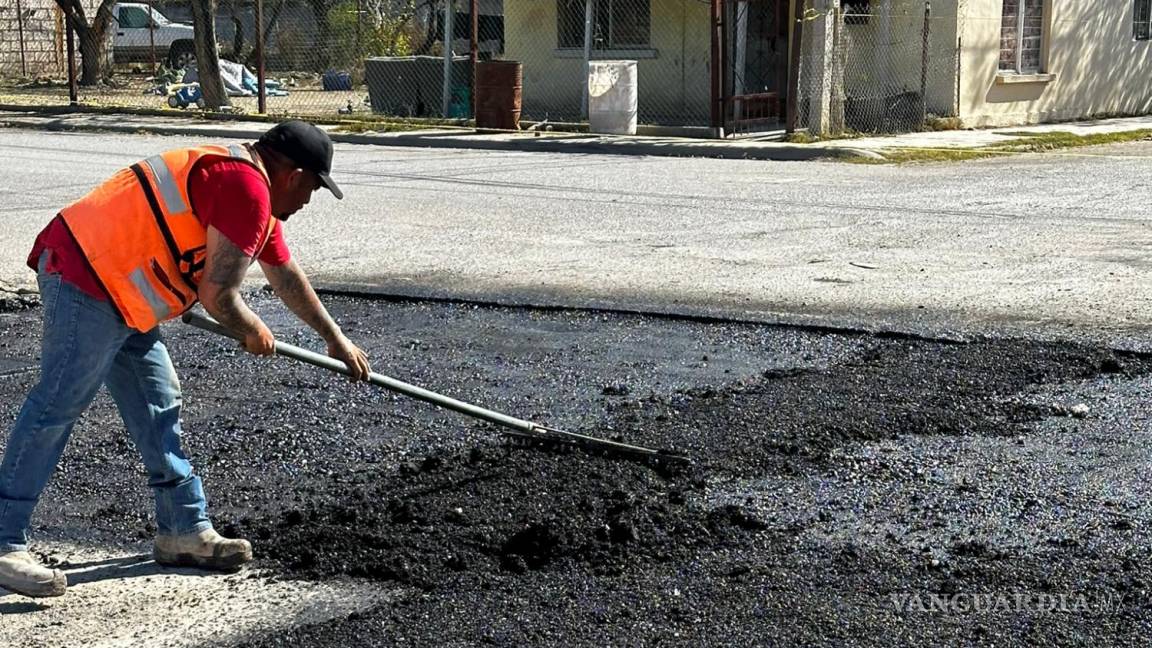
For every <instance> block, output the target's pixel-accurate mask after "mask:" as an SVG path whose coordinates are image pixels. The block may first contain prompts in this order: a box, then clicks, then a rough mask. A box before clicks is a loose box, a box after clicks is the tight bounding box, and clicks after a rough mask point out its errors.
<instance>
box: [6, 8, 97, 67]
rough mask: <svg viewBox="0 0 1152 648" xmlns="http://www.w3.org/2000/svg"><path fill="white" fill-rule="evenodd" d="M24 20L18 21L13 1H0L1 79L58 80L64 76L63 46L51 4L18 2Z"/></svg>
mask: <svg viewBox="0 0 1152 648" xmlns="http://www.w3.org/2000/svg"><path fill="white" fill-rule="evenodd" d="M87 4H89V3H86V6H85V8H87ZM20 9H21V11H22V13H23V20H22V21H21V22H18V21H17V16H16V2H15V0H0V75H2V76H21V75H22V74H23V72H24V71H25V70H26V71H27V73H28V76H30V77H35V76H41V75H44V76H59V75H61V74H63V73H64V68H65V63H64V62H63V45H62V44H61V43H59V42H58V41H59V33H58V32H57V29H56V17H57V14H58V13H59V11H58V10H57V9H56V3H55V2H53V1H52V0H21V1H20ZM21 23H22V24H23V28H24V34H23V50H24V60H23V64H21V58H20V51H21V36H20V24H21Z"/></svg>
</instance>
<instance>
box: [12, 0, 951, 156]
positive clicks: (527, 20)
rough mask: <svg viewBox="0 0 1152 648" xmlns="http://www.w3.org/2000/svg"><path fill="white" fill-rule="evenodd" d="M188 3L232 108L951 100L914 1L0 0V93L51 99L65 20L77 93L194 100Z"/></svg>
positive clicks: (922, 7)
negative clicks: (210, 9) (213, 50)
mask: <svg viewBox="0 0 1152 648" xmlns="http://www.w3.org/2000/svg"><path fill="white" fill-rule="evenodd" d="M193 1H194V2H200V3H205V4H207V3H209V2H211V4H214V5H215V10H214V13H215V19H214V21H213V26H214V29H215V41H216V43H217V50H218V52H219V54H220V59H221V76H222V78H223V81H224V86H225V89H226V91H227V94H228V103H230V104H231V108H232V110H233V111H234V112H243V113H257V112H265V113H268V114H272V115H278V116H280V115H292V116H302V117H312V118H315V117H332V118H335V117H339V116H342V115H343V116H348V115H352V116H356V115H362V116H372V117H376V116H382V117H404V118H425V119H450V120H462V121H463V120H470V119H476V123H477V125H479V126H493V127H503V128H515V127H516V126H517V125H518V123H519V122H520V121H521V120H524V121H525V122H544V121H546V122H548V123H550V124H558V125H559V124H562V123H571V122H576V123H581V122H591V123H592V124H593V125H594V126H595V124H597V123H613V124H625V125H627V122H628V121H629V120H631V121H632V122H633V123H637V122H638V123H639V124H655V125H663V126H673V127H687V128H710V129H711V130H712V132H719V131H721V130H722V131H723V132H725V133H756V134H760V133H763V132H765V131H769V132H770V131H774V130H776V131H778V130H783V129H784V127H785V126H786V125H788V124H789V122H790V121H791V122H792V123H793V124H794V125H795V126H796V127H798V128H807V129H809V130H811V131H814V132H817V131H818V132H821V133H837V132H843V131H861V132H873V131H900V130H914V129H918V128H921V127H922V126H923V124H924V123H925V120H926V119H931V117H933V116H948V115H953V114H955V104H956V78H957V77H956V60H957V48H956V37H957V26H956V11H955V8H954V5H953V9H952V11H951V12H950V13H946V14H944V13H942V14H940V15H934V14H932V13H931V12H930V11H928V10H927V6H928V3H927V2H925V0H851V1H849V0H843V2H844V4H843V5H842V4H841V1H840V0H802V1H801V2H796V1H795V0H136V1H126V0H124V1H120V0H4V2H6V3H8V4H7V5H5V6H3V7H0V28H2V29H3V32H2V34H0V35H2V38H0V103H5V104H21V105H35V104H39V105H43V104H67V103H68V101H69V97H68V85H69V84H68V78H67V73H68V68H69V66H68V64H67V58H68V57H67V44H66V43H67V38H66V30H65V25H66V24H72V25H73V26H74V27H75V37H76V38H75V41H76V42H75V46H74V49H75V52H76V60H77V64H76V68H75V72H76V73H75V76H76V78H77V81H78V82H79V83H78V90H77V101H78V102H79V103H81V104H87V105H102V106H123V107H134V108H166V107H171V108H177V109H185V110H195V109H196V108H197V107H198V106H199V105H200V104H201V103H202V100H203V96H202V94H201V92H200V88H199V86H198V74H197V65H196V50H195V45H194V43H195V39H194V34H195V30H194V28H193V27H192V23H193V11H192V9H193V8H192V5H191V2H193ZM12 5H15V6H12ZM63 8H67V10H68V11H67V12H65V11H64V9H63ZM81 14H82V17H81ZM67 15H74V16H75V18H74V19H73V20H68V19H67V18H66V16H67ZM261 54H262V56H261ZM261 64H262V65H261ZM261 73H263V76H264V84H263V94H264V97H263V102H264V103H263V105H261V98H260V97H259V95H260V94H261V93H260V89H261V84H260V80H259V79H260V76H261ZM789 117H792V119H791V120H790V119H789ZM598 120H599V122H598Z"/></svg>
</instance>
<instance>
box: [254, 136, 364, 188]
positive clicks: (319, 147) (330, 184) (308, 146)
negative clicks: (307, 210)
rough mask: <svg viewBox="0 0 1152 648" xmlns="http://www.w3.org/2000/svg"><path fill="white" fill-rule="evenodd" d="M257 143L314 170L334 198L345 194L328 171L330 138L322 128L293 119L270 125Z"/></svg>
mask: <svg viewBox="0 0 1152 648" xmlns="http://www.w3.org/2000/svg"><path fill="white" fill-rule="evenodd" d="M260 143H261V144H263V145H264V146H267V147H268V148H270V149H272V150H273V151H276V152H277V153H279V154H281V155H283V156H284V157H286V158H288V159H289V160H292V162H294V163H295V164H296V166H297V167H299V168H301V169H304V170H306V171H311V172H312V173H315V174H316V175H317V177H319V178H320V184H322V185H324V186H325V187H327V188H328V191H331V192H332V195H333V196H336V198H343V197H344V192H343V191H340V187H337V186H336V182H335V181H333V180H332V176H330V175H329V173H330V172H331V171H332V139H331V138H329V137H328V133H325V132H324V131H323V129H320V128H317V127H316V126H315V125H313V124H309V123H308V122H306V121H300V120H298V119H293V120H291V121H286V122H281V123H279V124H277V125H275V126H273V127H272V129H271V130H269V131H268V132H267V133H264V135H263V136H261V137H260Z"/></svg>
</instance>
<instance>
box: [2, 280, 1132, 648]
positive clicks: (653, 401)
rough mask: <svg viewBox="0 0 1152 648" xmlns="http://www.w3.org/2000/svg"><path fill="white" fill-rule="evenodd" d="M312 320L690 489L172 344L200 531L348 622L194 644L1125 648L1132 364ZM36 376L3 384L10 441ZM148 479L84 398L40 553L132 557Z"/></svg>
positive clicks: (818, 341)
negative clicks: (670, 452)
mask: <svg viewBox="0 0 1152 648" xmlns="http://www.w3.org/2000/svg"><path fill="white" fill-rule="evenodd" d="M250 298H251V300H252V302H253V303H254V304H255V308H256V310H257V312H259V313H261V314H262V316H264V317H265V318H266V320H267V321H269V323H270V325H271V326H272V328H273V330H274V331H276V332H277V333H278V335H279V336H280V337H281V339H283V340H284V341H286V342H291V343H293V344H297V345H299V346H304V347H309V348H316V349H320V348H321V347H320V344H319V341H318V340H317V339H316V338H315V337H314V336H313V335H312V334H311V333H310V332H308V331H307V330H306V329H305V328H304V327H303V325H301V324H299V323H298V322H296V321H295V320H294V319H292V318H291V316H290V315H288V314H287V313H286V312H285V311H284V309H283V308H282V307H281V306H279V305H278V303H277V302H275V301H274V299H272V298H270V297H269V296H267V295H265V294H263V293H259V294H253V295H251V296H250ZM326 302H327V304H328V305H329V308H330V310H331V311H332V312H333V314H334V315H335V316H336V318H337V319H338V320H339V321H340V322H341V323H342V325H343V326H344V328H345V331H346V332H347V333H348V334H349V336H350V337H351V338H352V339H353V340H355V341H357V342H358V343H359V344H361V345H362V346H363V347H364V348H365V349H366V350H367V351H368V353H369V355H370V357H371V358H372V362H373V368H374V370H376V371H377V372H380V373H384V374H387V375H390V376H392V377H395V378H399V379H401V380H406V381H409V382H413V383H415V384H418V385H421V386H424V387H427V388H430V389H433V390H436V391H440V392H443V393H446V394H447V395H450V396H453V397H455V398H459V399H462V400H467V401H471V402H475V403H477V404H480V405H483V406H486V407H490V408H493V409H496V410H500V411H504V412H506V413H508V414H512V415H514V416H519V417H523V418H528V419H532V420H535V421H538V422H541V423H545V424H549V425H552V426H555V427H559V428H562V429H568V430H572V431H580V432H585V433H589V434H594V435H598V436H605V437H611V438H618V439H621V440H624V441H627V442H629V443H635V444H639V445H645V446H650V447H657V448H670V449H675V450H678V451H681V452H684V453H687V454H688V455H689V456H691V457H692V459H693V464H692V465H691V466H686V467H676V466H668V465H648V464H645V463H641V462H636V461H629V460H620V459H614V458H609V457H603V456H594V455H588V454H585V453H581V452H572V451H567V452H559V451H555V450H551V449H548V448H522V447H517V446H511V445H508V444H507V443H505V442H504V440H503V438H502V437H501V435H500V434H499V433H498V431H497V430H495V429H494V428H492V427H491V426H489V425H486V424H480V423H477V422H474V421H471V420H470V419H467V418H464V417H462V416H460V415H457V414H454V413H451V412H446V411H441V410H438V409H436V408H434V407H432V406H430V405H427V404H423V403H419V402H415V401H412V400H409V399H406V398H403V397H400V396H397V395H394V394H391V393H389V392H386V391H383V390H381V389H379V388H376V387H372V386H368V385H364V384H352V383H349V382H348V381H347V380H346V379H344V378H342V377H339V376H336V375H332V374H328V373H325V372H323V371H322V370H319V369H315V368H313V367H308V366H303V365H299V364H296V363H293V362H292V361H290V360H287V359H283V358H255V357H252V356H249V355H247V354H245V353H243V352H242V351H240V350H239V349H238V348H237V345H236V343H234V342H232V341H230V340H226V339H223V338H217V337H213V336H211V335H210V334H208V333H204V332H202V331H199V330H195V329H191V328H188V327H184V326H182V325H178V324H176V325H168V326H166V329H165V331H166V335H167V338H168V341H169V346H170V349H171V351H172V354H173V357H174V358H175V360H176V363H177V367H178V371H179V373H180V376H181V379H182V381H183V384H184V389H185V410H184V417H183V421H184V428H185V443H186V447H187V450H188V451H189V453H190V454H191V456H192V457H193V459H194V461H195V462H196V465H197V467H198V469H199V472H200V474H201V475H202V477H203V478H204V480H205V486H206V489H207V491H208V494H209V498H210V505H211V510H212V512H213V514H214V519H215V520H216V523H217V526H218V527H220V528H221V530H222V531H224V532H226V533H241V534H244V535H245V536H246V537H248V538H250V539H251V540H252V541H253V543H254V546H255V552H256V555H257V562H256V564H255V565H254V566H253V567H252V568H250V570H248V571H247V572H245V573H250V574H252V575H258V576H259V577H258V578H251V579H246V580H247V581H251V582H253V583H254V584H255V586H260V585H261V584H262V583H264V584H265V585H267V586H273V585H276V584H279V583H296V584H299V585H301V586H313V585H316V586H324V587H326V588H329V589H332V588H333V587H335V588H336V591H339V588H340V587H347V588H348V591H349V596H350V597H353V596H354V597H355V599H356V600H357V601H359V602H360V603H359V604H355V605H347V606H345V607H343V608H338V609H336V610H335V611H334V612H333V611H330V612H329V613H327V614H324V615H316V614H312V615H311V616H309V615H308V614H306V611H305V610H304V609H303V608H300V607H297V608H294V610H293V611H292V612H290V613H284V612H278V611H277V609H276V608H274V607H272V606H270V604H269V603H267V602H266V601H260V600H254V601H251V602H250V603H249V604H248V605H247V607H246V608H245V614H246V615H248V616H251V612H252V610H253V609H256V610H257V611H262V612H263V614H264V615H265V619H266V620H267V619H275V623H263V624H256V623H252V624H249V625H242V624H237V625H235V626H234V627H232V628H231V630H230V631H229V632H228V633H225V634H217V635H214V636H213V639H212V640H206V641H204V642H201V645H227V646H240V645H242V646H252V647H257V646H261V647H262V646H295V645H308V646H347V645H361V646H377V645H379V646H386V645H472V644H476V643H490V644H496V645H564V646H571V645H606V644H610V645H641V644H643V645H652V644H656V643H659V644H663V645H686V646H688V645H691V646H697V645H721V644H725V645H730V644H736V643H743V644H749V645H763V644H793V643H802V644H819V643H830V644H837V645H844V644H846V643H855V642H860V641H864V640H866V641H867V642H868V643H871V644H876V645H893V646H896V645H907V644H909V643H916V644H939V643H950V644H957V643H996V644H1017V643H1028V644H1042V645H1043V644H1047V645H1058V644H1060V645H1062V644H1066V643H1081V644H1085V645H1089V644H1090V645H1099V644H1107V643H1120V642H1123V643H1127V644H1132V643H1136V644H1139V643H1144V642H1146V641H1147V638H1148V634H1149V633H1150V630H1149V626H1150V621H1152V614H1150V613H1149V611H1148V610H1149V605H1152V599H1150V598H1149V596H1148V587H1149V582H1152V581H1150V578H1152V575H1150V573H1149V571H1150V570H1149V568H1148V567H1147V563H1148V558H1149V554H1150V553H1152V550H1150V549H1149V546H1148V543H1147V541H1146V535H1147V533H1148V530H1149V520H1150V519H1152V510H1150V507H1149V506H1148V504H1147V501H1148V497H1147V496H1148V492H1147V491H1148V487H1147V485H1146V483H1147V480H1146V478H1145V473H1146V468H1147V465H1148V460H1149V453H1148V451H1147V445H1148V444H1147V441H1148V439H1147V437H1148V435H1149V432H1150V430H1152V425H1150V424H1149V421H1148V415H1147V414H1146V411H1145V410H1146V407H1145V405H1146V403H1145V402H1144V395H1145V394H1146V393H1147V389H1148V387H1149V385H1150V383H1152V377H1150V376H1149V371H1150V369H1152V360H1150V359H1149V358H1147V357H1145V356H1143V355H1140V354H1134V353H1126V352H1120V351H1114V350H1112V349H1109V348H1105V347H1100V346H1094V345H1090V344H1080V343H1073V342H1052V341H1046V342H1036V341H1030V340H1023V339H984V340H979V341H970V342H967V343H955V342H940V341H933V340H925V339H913V338H906V337H899V336H885V335H871V334H866V333H858V334H849V333H845V334H837V333H833V332H828V331H814V330H802V329H792V328H787V327H779V326H766V325H757V324H740V323H721V322H701V321H682V320H675V319H668V318H656V317H645V316H642V315H620V314H608V313H596V312H588V311H579V312H575V311H574V312H566V311H562V310H549V311H534V310H531V309H522V308H500V307H479V306H474V305H466V304H450V303H429V302H420V301H411V302H381V301H373V300H366V299H356V298H352V297H344V296H340V297H337V296H333V297H330V298H328V299H327V300H326ZM37 316H38V310H37V309H34V308H33V309H28V310H20V311H14V312H11V313H7V314H4V315H0V336H2V339H3V340H4V341H5V342H4V346H3V347H0V355H2V356H3V357H4V358H5V360H6V361H7V362H13V363H33V362H34V361H35V358H36V355H37V353H38V350H37V340H38V322H37ZM34 380H35V373H34V372H32V373H29V372H20V373H14V374H11V375H7V376H4V377H0V393H2V394H3V399H2V401H0V403H2V404H0V413H2V415H3V417H4V419H5V420H6V421H8V422H9V423H10V421H11V420H12V419H13V418H14V417H15V414H16V411H17V409H18V408H19V405H20V402H21V400H22V396H23V394H24V393H25V392H26V391H27V389H28V388H29V387H30V386H31V384H32V382H33V381H34ZM7 427H8V426H5V428H7ZM6 434H7V429H4V430H0V440H3V439H4V438H6ZM144 484H145V477H144V475H143V471H142V468H141V467H140V465H139V460H138V459H137V458H136V456H135V454H134V451H133V450H132V448H131V444H130V441H129V440H128V438H127V436H126V435H125V434H124V432H123V431H122V429H121V427H120V423H119V420H118V418H117V415H116V412H115V408H114V406H113V405H112V404H111V402H110V400H109V399H108V398H107V397H106V396H105V395H103V394H102V395H101V396H100V397H99V398H98V400H97V402H96V403H95V404H94V406H93V407H92V408H91V410H90V411H89V413H88V414H86V415H85V417H84V418H83V419H82V420H81V422H80V423H79V424H78V425H77V427H76V430H75V432H74V435H73V439H72V442H71V444H70V445H69V448H68V450H67V451H66V453H65V457H64V459H63V460H62V462H61V466H60V471H59V473H58V474H57V476H56V478H55V479H54V481H53V483H52V484H51V485H50V486H49V489H48V491H47V492H46V495H45V498H44V501H43V504H42V506H41V508H40V509H39V511H38V516H37V519H36V525H35V527H36V528H35V533H36V537H37V538H38V539H43V540H46V541H47V544H48V546H61V544H62V543H77V544H81V543H82V544H84V545H86V546H101V547H107V548H109V551H112V550H114V549H116V548H119V549H120V550H123V551H126V550H127V549H129V548H137V549H138V548H139V547H140V546H141V544H142V543H146V542H147V540H148V539H149V538H150V537H151V535H152V533H153V532H154V526H153V524H152V522H151V520H150V507H151V505H150V494H149V492H148V490H147V488H146V487H145V485H144ZM47 557H48V558H49V559H52V558H53V556H52V553H51V552H49V553H48V556H47ZM56 559H59V558H58V557H57V558H56ZM163 571H164V570H159V569H157V572H158V573H157V574H152V573H149V577H157V576H158V575H159V576H162V575H163ZM101 582H102V583H105V584H107V583H109V582H112V584H113V585H114V584H115V579H105V580H103V581H101ZM86 587H90V585H89V584H88V583H80V584H79V585H77V586H76V587H75V588H74V589H75V590H76V591H74V592H70V593H69V596H73V595H77V596H82V595H83V594H84V592H85V588H86ZM187 587H190V588H194V587H195V585H192V584H189V585H187ZM353 590H355V592H354V594H353ZM370 590H372V591H378V592H381V593H387V594H386V595H384V594H381V595H379V596H377V597H376V598H374V599H373V598H371V597H368V596H366V595H365V591H370ZM66 598H67V597H66ZM3 601H4V599H0V602H3ZM260 606H268V607H267V608H266V609H262V608H260ZM305 607H306V606H305ZM329 607H331V606H330V605H329ZM18 612H19V613H18V614H17V613H15V612H14V613H13V614H12V618H20V619H35V617H36V615H38V614H46V613H47V612H45V611H44V610H40V609H39V608H37V609H32V608H28V609H24V608H20V610H19V611H18ZM6 616H7V614H6ZM227 616H228V612H227V611H224V612H221V613H220V617H227ZM256 616H257V617H259V615H256ZM6 622H7V619H6ZM76 622H77V623H79V622H80V621H76ZM133 622H134V621H133V620H132V619H131V618H128V617H126V618H125V619H124V620H123V623H125V624H131V623H133ZM204 622H205V623H208V624H211V623H212V621H211V620H206V621H204ZM62 623H63V624H64V626H65V627H67V625H68V624H69V621H68V620H67V619H66V618H65V619H64V620H63V621H62ZM25 626H26V631H27V632H44V631H45V630H43V629H39V630H37V629H36V626H35V624H34V623H30V622H25ZM30 645H31V644H30ZM188 645H195V644H188Z"/></svg>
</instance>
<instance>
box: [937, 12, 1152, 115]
mask: <svg viewBox="0 0 1152 648" xmlns="http://www.w3.org/2000/svg"><path fill="white" fill-rule="evenodd" d="M1001 10H1002V2H1001V0H966V1H965V3H964V7H963V8H962V9H961V14H960V17H959V21H960V25H961V34H962V38H963V45H964V53H963V58H962V61H961V70H960V83H961V95H960V97H961V101H960V117H961V118H962V119H963V120H964V123H965V124H966V125H968V126H976V127H980V126H1002V125H1012V124H1022V123H1036V122H1042V121H1059V120H1066V119H1076V118H1082V117H1091V116H1097V115H1110V114H1141V113H1148V112H1152V42H1150V41H1135V40H1133V38H1132V11H1133V1H1132V0H1048V2H1047V3H1046V5H1045V34H1046V38H1045V45H1044V48H1043V51H1042V56H1043V60H1044V61H1046V64H1045V66H1044V70H1043V71H1044V72H1048V73H1051V74H1053V75H1054V78H1053V79H1052V80H1050V81H1048V82H1046V83H1040V82H1037V83H1022V84H1010V85H1000V84H997V83H996V77H997V69H996V68H997V63H998V60H999V49H1000V18H1001Z"/></svg>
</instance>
